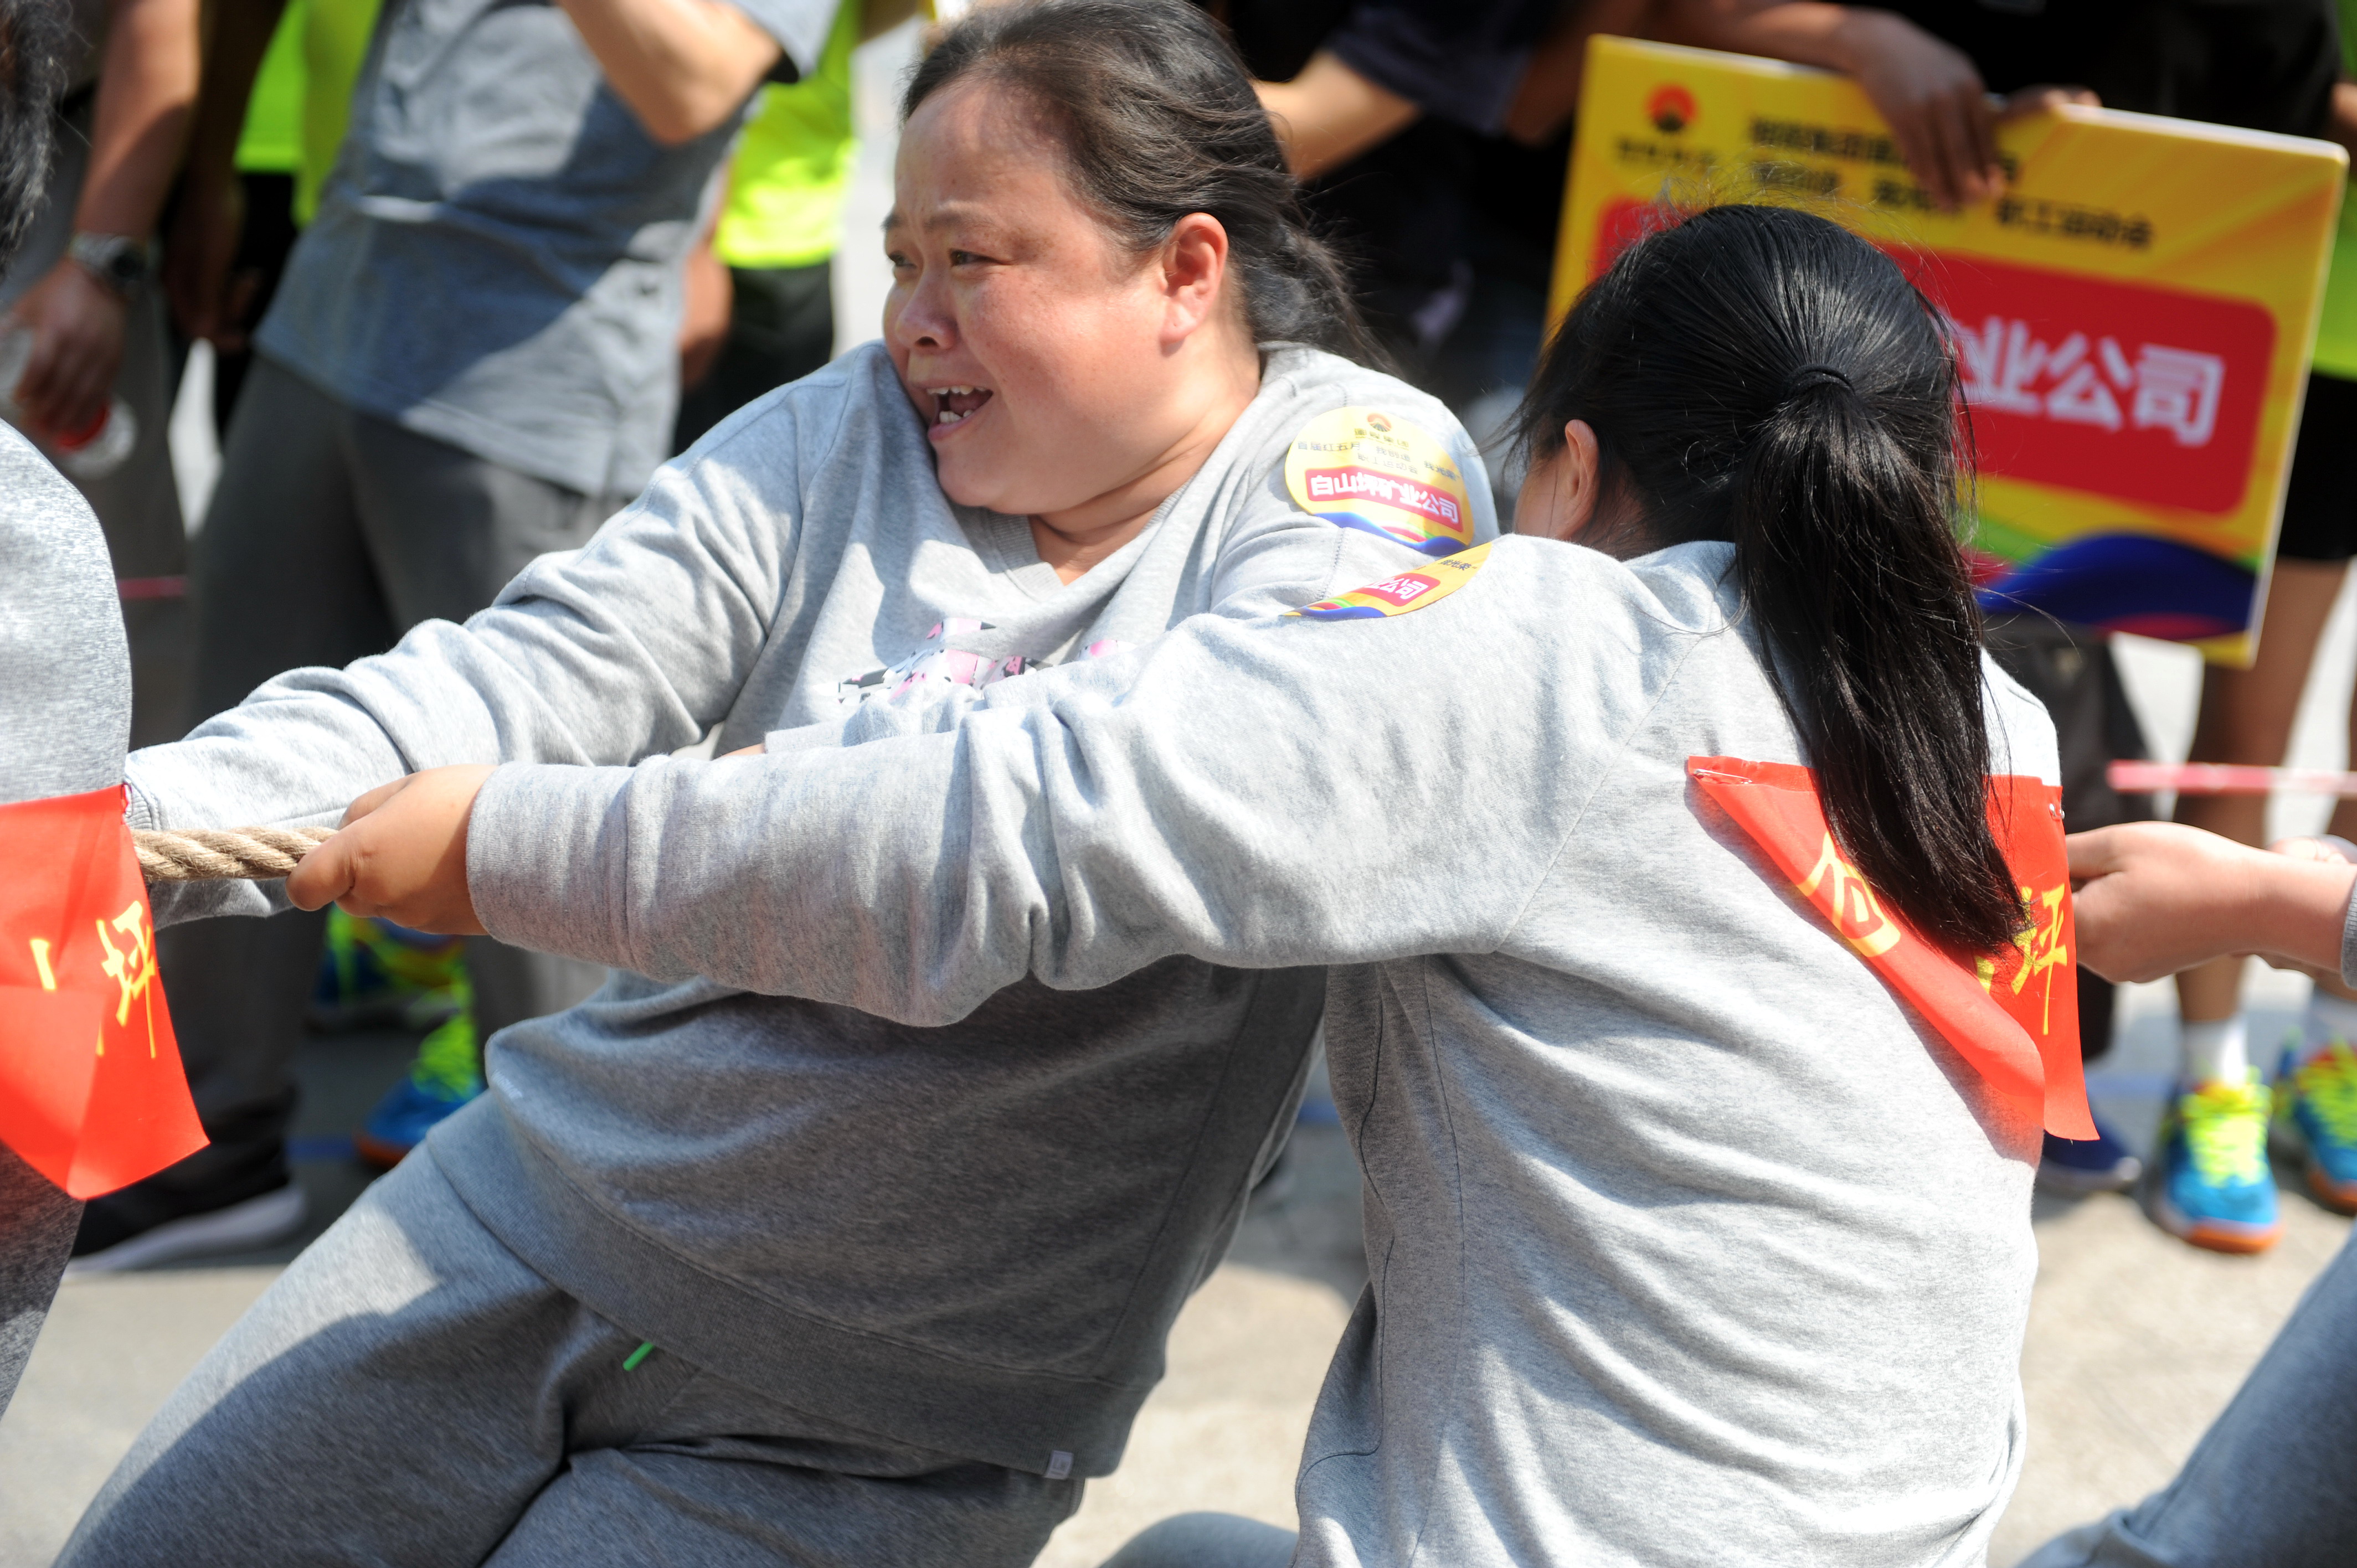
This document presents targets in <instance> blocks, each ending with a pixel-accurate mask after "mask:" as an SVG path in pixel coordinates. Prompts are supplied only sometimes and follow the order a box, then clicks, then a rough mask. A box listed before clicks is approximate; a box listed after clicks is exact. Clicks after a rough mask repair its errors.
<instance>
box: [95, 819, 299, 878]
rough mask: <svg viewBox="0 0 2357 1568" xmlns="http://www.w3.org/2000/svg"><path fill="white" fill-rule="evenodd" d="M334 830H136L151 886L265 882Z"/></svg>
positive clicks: (136, 843)
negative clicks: (152, 883) (189, 883)
mask: <svg viewBox="0 0 2357 1568" xmlns="http://www.w3.org/2000/svg"><path fill="white" fill-rule="evenodd" d="M335 831H336V830H335V829H333V828H181V829H179V830H178V831H177V832H150V831H147V830H145V829H139V828H134V829H133V830H132V832H131V843H132V845H133V847H135V849H137V850H138V852H139V869H140V871H141V872H143V873H144V874H145V875H146V878H147V880H148V881H150V882H221V881H226V880H230V879H232V878H238V879H242V880H244V881H248V882H267V881H269V880H271V879H272V878H273V877H278V876H284V875H286V874H287V873H288V872H290V871H292V870H294V869H295V865H296V862H297V861H299V860H301V859H302V858H303V857H304V856H305V855H306V854H309V853H310V852H311V850H312V848H313V846H315V845H317V843H319V842H320V841H321V840H323V839H325V838H328V836H329V835H331V834H333V833H334V832H335Z"/></svg>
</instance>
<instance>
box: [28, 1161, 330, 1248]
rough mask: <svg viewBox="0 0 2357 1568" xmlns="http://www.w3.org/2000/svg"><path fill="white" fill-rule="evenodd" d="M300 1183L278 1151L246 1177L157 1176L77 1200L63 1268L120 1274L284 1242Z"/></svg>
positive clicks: (296, 1214) (300, 1209)
mask: <svg viewBox="0 0 2357 1568" xmlns="http://www.w3.org/2000/svg"><path fill="white" fill-rule="evenodd" d="M303 1213H304V1203H303V1189H302V1188H301V1187H297V1186H296V1185H295V1182H294V1179H293V1178H292V1177H291V1176H288V1174H287V1171H286V1160H285V1155H284V1153H283V1152H282V1153H281V1154H280V1155H279V1156H278V1157H277V1158H276V1159H275V1160H274V1161H271V1162H268V1163H266V1164H264V1165H261V1166H260V1167H258V1168H257V1169H256V1170H254V1171H253V1173H251V1174H250V1175H249V1176H245V1177H243V1178H241V1179H239V1180H236V1181H232V1182H228V1183H221V1184H216V1185H215V1186H212V1187H209V1188H206V1189H204V1190H200V1191H193V1192H190V1191H178V1190H175V1189H174V1188H172V1187H167V1186H165V1185H163V1184H161V1183H160V1182H159V1181H158V1180H157V1179H156V1177H153V1176H151V1177H149V1178H148V1179H147V1180H145V1181H144V1182H135V1183H134V1184H133V1185H131V1186H130V1187H124V1189H123V1190H122V1191H120V1192H111V1193H108V1194H107V1195H106V1196H105V1197H94V1198H92V1199H91V1200H90V1202H88V1203H87V1204H85V1205H83V1206H82V1211H81V1230H78V1231H76V1232H75V1233H74V1244H73V1257H72V1259H71V1261H70V1262H68V1263H67V1264H66V1273H69V1274H105V1273H121V1272H123V1271H124V1270H126V1269H149V1268H154V1267H155V1266H156V1264H158V1263H172V1262H181V1261H182V1260H184V1259H188V1258H207V1257H213V1256H216V1255H218V1254H221V1253H223V1252H248V1251H253V1249H255V1248H257V1247H267V1246H270V1245H271V1244H272V1243H274V1242H277V1241H284V1240H286V1238H288V1237H289V1236H292V1235H294V1234H295V1233H296V1231H297V1230H301V1229H302V1228H303Z"/></svg>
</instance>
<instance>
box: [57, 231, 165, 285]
mask: <svg viewBox="0 0 2357 1568" xmlns="http://www.w3.org/2000/svg"><path fill="white" fill-rule="evenodd" d="M66 254H67V255H69V256H71V257H72V258H73V259H74V263H75V264H76V265H78V266H80V267H81V269H82V271H84V272H86V273H88V274H90V275H91V276H92V277H94V278H96V279H97V280H98V281H99V282H101V283H102V284H104V285H107V286H108V287H109V288H112V289H113V290H115V291H116V292H118V293H121V294H129V293H130V292H131V291H132V290H133V289H135V288H137V287H138V286H139V285H142V284H144V283H145V282H146V281H147V279H148V277H149V275H150V274H151V273H152V272H153V270H154V269H153V268H152V267H151V266H150V265H149V263H148V260H147V246H146V244H145V242H143V241H139V240H134V239H132V238H131V237H130V236H129V235H127V234H76V235H75V236H74V237H73V239H72V240H71V241H70V242H68V244H67V246H66Z"/></svg>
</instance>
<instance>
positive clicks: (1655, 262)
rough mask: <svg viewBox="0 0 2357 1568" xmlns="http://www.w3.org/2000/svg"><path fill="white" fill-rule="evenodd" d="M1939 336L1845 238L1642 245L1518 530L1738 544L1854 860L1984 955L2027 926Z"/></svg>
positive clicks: (1690, 229) (1584, 339) (1566, 363)
mask: <svg viewBox="0 0 2357 1568" xmlns="http://www.w3.org/2000/svg"><path fill="white" fill-rule="evenodd" d="M1940 319H1941V318H1940V317H1939V316H1938V315H1937V313H1936V312H1934V311H1932V310H1931V309H1930V308H1928V307H1927V306H1924V304H1923V302H1922V300H1921V297H1920V296H1919V295H1917V294H1916V292H1915V289H1914V285H1911V284H1910V283H1909V282H1908V281H1907V279H1906V278H1905V276H1904V275H1902V274H1900V271H1899V269H1898V268H1897V267H1896V266H1894V265H1892V264H1891V263H1890V262H1889V259H1888V258H1887V257H1884V256H1882V255H1880V254H1879V253H1878V252H1875V251H1874V250H1872V249H1871V248H1869V247H1868V246H1867V245H1865V244H1863V243H1861V242H1859V241H1858V240H1857V238H1856V237H1854V236H1852V235H1851V234H1849V233H1848V232H1846V231H1844V230H1841V229H1837V228H1835V227H1834V226H1833V225H1832V224H1830V223H1826V222H1824V221H1822V220H1816V219H1812V218H1807V217H1803V216H1802V215H1801V214H1799V213H1796V212H1792V211H1788V210H1784V209H1776V208H1768V207H1725V208H1718V209H1708V210H1705V211H1703V212H1699V213H1697V214H1695V216H1694V217H1693V218H1691V219H1689V220H1686V221H1685V222H1684V223H1682V224H1680V225H1679V226H1678V227H1676V228H1674V229H1672V230H1669V231H1666V232H1664V233H1662V234H1659V235H1656V236H1655V237H1654V238H1653V239H1652V240H1651V241H1648V242H1645V243H1643V244H1641V245H1639V246H1637V247H1635V248H1634V249H1633V250H1631V252H1630V253H1629V254H1628V255H1627V256H1625V257H1624V258H1622V260H1621V262H1620V264H1619V265H1618V266H1615V267H1613V268H1612V269H1611V270H1610V271H1609V272H1608V273H1607V274H1605V275H1604V277H1602V278H1601V279H1599V280H1598V282H1597V284H1596V285H1595V287H1593V288H1591V289H1589V290H1588V291H1587V294H1586V295H1584V296H1583V297H1582V298H1581V300H1580V301H1579V304H1578V306H1577V308H1575V309H1574V310H1573V311H1572V313H1571V316H1570V317H1569V318H1568V319H1567V320H1566V321H1565V323H1564V325H1563V328H1562V330H1561V331H1559V332H1558V333H1557V334H1556V335H1555V341H1554V343H1553V344H1552V346H1551V347H1550V348H1549V349H1548V350H1547V353H1546V356H1545V358H1544V360H1543V361H1542V362H1541V364H1540V366H1539V371H1538V374H1537V376H1536V377H1535V378H1534V381H1533V382H1532V385H1531V390H1530V392H1529V395H1528V396H1526V397H1525V398H1524V399H1523V406H1522V410H1521V413H1520V414H1519V415H1518V420H1517V423H1518V425H1519V432H1518V434H1519V435H1520V438H1521V442H1522V445H1523V448H1524V450H1525V452H1526V454H1527V455H1528V456H1529V457H1530V458H1531V459H1532V462H1533V469H1534V476H1535V477H1534V480H1533V482H1532V483H1531V484H1530V485H1529V486H1528V487H1527V488H1528V489H1529V491H1530V498H1531V499H1529V500H1528V501H1526V502H1525V503H1524V504H1525V506H1535V507H1537V508H1538V509H1539V511H1540V515H1539V516H1538V517H1535V518H1534V517H1531V516H1528V515H1525V517H1524V518H1523V521H1521V522H1520V523H1519V524H1518V530H1519V532H1525V533H1554V534H1555V535H1556V536H1558V537H1561V538H1566V539H1572V538H1576V539H1577V540H1578V541H1579V542H1582V543H1585V544H1589V545H1591V546H1593V547H1594V548H1597V549H1601V550H1608V551H1610V552H1612V553H1616V554H1631V553H1643V552H1644V551H1647V550H1653V549H1659V548H1661V547H1663V546H1664V545H1671V544H1683V543H1687V542H1692V541H1695V540H1706V539H1709V540H1722V541H1725V542H1729V543H1732V544H1733V545H1734V546H1735V574H1736V576H1737V578H1738V581H1739V582H1740V584H1741V585H1742V592H1743V600H1744V604H1745V607H1746V608H1747V610H1748V611H1749V615H1750V616H1751V618H1753V619H1754V621H1755V622H1756V624H1757V627H1758V630H1759V632H1760V635H1761V636H1762V638H1763V639H1764V640H1765V641H1766V643H1767V646H1768V648H1769V649H1770V650H1771V651H1772V654H1773V663H1772V665H1771V669H1772V670H1773V671H1774V679H1775V685H1776V691H1777V694H1778V696H1779V697H1780V698H1781V699H1782V702H1783V704H1784V707H1785V710H1786V711H1787V712H1788V713H1789V714H1791V716H1792V725H1793V727H1794V728H1795V729H1797V730H1798V731H1799V732H1800V734H1801V736H1802V737H1803V750H1804V751H1805V753H1806V754H1807V755H1808V756H1809V757H1811V758H1812V759H1813V763H1814V766H1815V768H1816V770H1817V777H1818V781H1819V786H1820V789H1821V790H1822V793H1823V797H1824V809H1825V815H1826V817H1827V818H1828V819H1829V820H1830V822H1832V825H1833V829H1834V836H1835V838H1836V839H1838V840H1839V841H1840V842H1841V843H1842V845H1843V847H1844V848H1845V849H1846V850H1847V851H1848V852H1849V854H1850V857H1851V858H1852V859H1853V860H1855V861H1856V862H1857V865H1858V867H1859V868H1860V869H1861V870H1863V871H1864V872H1865V873H1866V875H1867V878H1868V880H1870V881H1871V882H1872V883H1873V884H1874V886H1875V888H1876V890H1877V891H1878V892H1879V893H1880V894H1881V895H1882V897H1884V898H1885V899H1886V900H1888V901H1889V903H1891V904H1893V905H1895V906H1896V907H1897V908H1899V909H1900V911H1901V912H1902V913H1904V914H1905V915H1906V916H1907V917H1908V918H1910V920H1912V921H1913V922H1914V923H1915V925H1916V927H1917V929H1921V930H1922V931H1924V932H1925V933H1926V934H1932V935H1936V936H1938V937H1939V938H1941V939H1943V940H1946V941H1948V942H1950V943H1952V944H1953V945H1954V946H1955V947H1956V948H1958V949H1959V950H1968V951H1986V950H1991V949H1995V948H1998V947H2001V946H2003V945H2004V944H2005V942H2006V941H2007V939H2008V938H2010V936H2011V935H2012V933H2013V930H2014V928H2015V927H2016V926H2017V925H2018V923H2019V921H2020V918H2021V911H2020V908H2019V905H2018V901H2017V897H2016V894H2015V892H2014V887H2013V882H2012V878H2011V876H2010V875H2008V874H2007V870H2006V867H2005V863H2004V861H2003V860H2002V859H2001V858H2000V857H1999V856H1998V854H1997V850H1996V843H1995V842H1994V840H1993V839H1992V838H1991V837H1990V834H1989V829H1988V823H1987V821H1986V816H1985V815H1984V813H1983V811H1982V800H1983V796H1984V794H1985V792H1986V784H1985V783H1984V781H1983V780H1984V779H1985V777H1986V774H1987V773H1988V771H1989V747H1988V736H1987V731H1986V725H1984V723H1983V721H1982V695H1981V692H1982V680H1983V673H1982V662H1981V653H1980V617H1979V613H1978V611H1977V610H1976V609H1975V606H1974V601H1973V594H1972V584H1971V580H1970V578H1969V577H1968V575H1966V572H1965V568H1964V557H1963V554H1962V553H1961V552H1960V551H1959V550H1958V549H1957V546H1956V536H1955V524H1954V517H1955V504H1956V489H1957V461H1956V424H1955V416H1954V413H1953V410H1954V407H1955V403H1954V393H1955V371H1954V361H1953V357H1952V356H1951V353H1950V351H1949V348H1948V345H1947V343H1946V341H1945V339H1944V338H1943V334H1942V332H1941V330H1940V326H1939V323H1940Z"/></svg>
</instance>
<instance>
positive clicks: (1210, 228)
mask: <svg viewBox="0 0 2357 1568" xmlns="http://www.w3.org/2000/svg"><path fill="white" fill-rule="evenodd" d="M1160 260H1161V264H1160V271H1159V274H1158V282H1159V285H1160V287H1161V290H1162V296H1163V300H1164V303H1165V306H1166V310H1165V313H1164V317H1163V326H1162V340H1163V342H1164V343H1165V344H1166V345H1168V346H1172V347H1175V346H1177V345H1178V344H1179V342H1181V341H1183V340H1184V339H1186V338H1189V337H1192V336H1193V335H1194V333H1195V332H1196V330H1197V329H1198V328H1200V327H1201V326H1202V325H1203V324H1204V323H1205V322H1207V321H1209V320H1211V317H1213V316H1214V315H1216V314H1217V313H1218V312H1219V311H1220V310H1221V308H1222V300H1223V298H1224V291H1223V290H1222V287H1221V285H1222V283H1224V282H1225V281H1226V278H1227V275H1228V231H1227V230H1226V228H1225V227H1224V226H1222V224H1221V222H1220V220H1218V219H1216V218H1214V217H1212V216H1211V214H1210V213H1208V212H1189V214H1187V216H1186V217H1184V218H1181V219H1180V220H1179V221H1178V222H1177V223H1176V224H1174V225H1173V226H1172V227H1171V230H1170V238H1169V239H1168V240H1166V241H1164V242H1163V243H1162V255H1161V259H1160Z"/></svg>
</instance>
